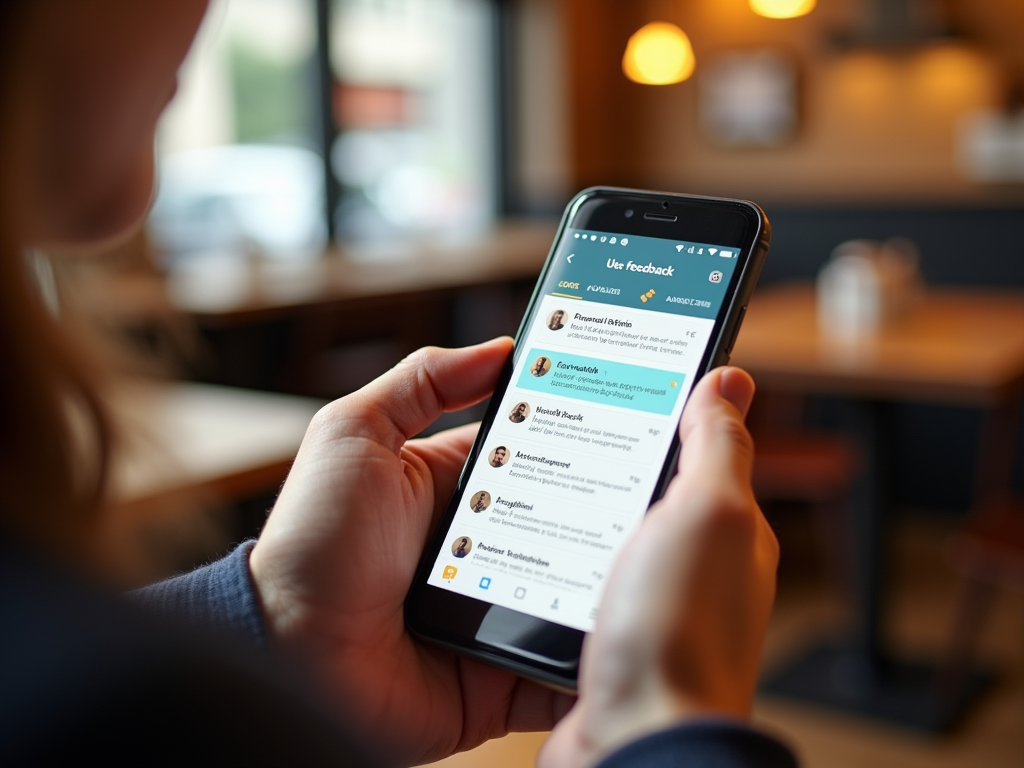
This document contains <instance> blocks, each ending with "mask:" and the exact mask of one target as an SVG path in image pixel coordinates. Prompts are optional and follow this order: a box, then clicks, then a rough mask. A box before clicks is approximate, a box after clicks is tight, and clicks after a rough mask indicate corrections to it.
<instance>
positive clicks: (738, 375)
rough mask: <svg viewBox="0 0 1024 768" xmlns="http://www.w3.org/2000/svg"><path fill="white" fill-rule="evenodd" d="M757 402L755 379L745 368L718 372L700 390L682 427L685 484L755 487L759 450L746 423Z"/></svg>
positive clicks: (696, 390) (681, 467)
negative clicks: (753, 475) (756, 452)
mask: <svg viewBox="0 0 1024 768" xmlns="http://www.w3.org/2000/svg"><path fill="white" fill-rule="evenodd" d="M753 398H754V380H753V379H752V378H750V374H748V373H747V372H746V371H744V370H741V369H739V368H717V369H715V370H713V371H711V372H710V373H709V374H707V375H706V376H705V377H704V378H703V379H701V381H700V382H699V383H698V384H697V386H696V387H694V390H693V394H692V395H691V396H690V399H689V401H688V402H687V404H686V409H685V410H684V411H683V418H682V421H681V422H680V425H679V437H680V440H681V441H682V446H683V447H682V452H681V454H680V457H679V473H680V475H681V479H682V480H683V481H684V483H683V485H685V486H686V487H688V488H701V487H704V486H705V485H706V484H708V483H709V482H710V483H718V484H722V483H727V482H730V481H731V484H733V485H735V486H739V487H746V486H748V485H749V483H750V475H751V471H752V467H753V461H754V446H753V441H752V439H751V437H750V433H749V432H748V431H747V428H746V426H745V425H744V423H743V420H744V419H745V418H746V415H747V411H748V410H749V408H750V403H751V401H752V400H753ZM674 485H679V483H676V484H674Z"/></svg>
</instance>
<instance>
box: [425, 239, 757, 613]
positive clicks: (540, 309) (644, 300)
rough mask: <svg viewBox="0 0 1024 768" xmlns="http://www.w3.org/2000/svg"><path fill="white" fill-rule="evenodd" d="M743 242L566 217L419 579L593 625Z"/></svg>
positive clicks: (651, 487) (650, 490) (643, 507)
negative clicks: (615, 228) (503, 384)
mask: <svg viewBox="0 0 1024 768" xmlns="http://www.w3.org/2000/svg"><path fill="white" fill-rule="evenodd" d="M739 256H740V253H739V249H738V248H737V247H736V246H735V245H729V244H724V243H707V242H691V241H680V240H667V239H663V238H657V237H644V236H639V235H635V234H629V233H613V232H607V231H591V230H585V229H573V228H569V229H566V230H565V231H564V232H563V235H562V238H561V240H560V242H559V244H558V246H557V247H556V249H555V252H554V254H553V257H552V262H551V268H550V269H549V270H548V272H547V276H546V278H545V280H544V282H543V284H542V285H541V287H540V289H539V293H538V297H537V300H536V301H535V311H534V312H533V313H532V315H531V316H530V318H529V319H528V321H527V322H528V325H527V326H526V327H524V329H523V331H522V333H521V337H520V342H519V344H518V346H517V349H516V355H515V359H514V364H513V371H512V377H511V380H510V382H509V386H508V387H507V389H506V390H505V392H504V393H503V394H501V400H500V403H499V405H498V408H497V411H496V412H497V415H496V417H495V419H494V422H493V424H492V425H491V427H490V429H489V431H488V432H487V434H486V437H485V440H484V443H483V445H482V449H481V450H480V452H479V454H478V456H477V458H476V461H475V463H474V465H473V466H472V467H470V468H468V471H469V475H468V479H467V482H465V483H463V484H462V487H463V488H464V489H465V490H464V493H463V494H462V496H461V497H460V498H459V499H458V500H457V511H456V512H455V515H454V518H453V519H452V522H451V525H450V526H449V527H448V530H447V536H446V539H445V544H444V545H443V546H442V547H441V549H440V554H439V555H438V557H437V558H436V560H435V561H434V562H433V564H432V567H431V568H430V571H429V576H428V577H427V583H428V584H430V585H432V586H434V587H438V588H441V589H444V590H447V591H450V592H454V593H458V594H461V595H464V596H466V597H471V598H474V599H476V600H480V601H484V602H486V603H490V604H492V605H498V606H502V607H505V608H508V609H511V610H514V611H517V612H519V613H524V614H528V615H530V616H533V617H536V618H539V619H543V620H545V621H548V622H553V623H556V624H561V625H564V626H567V627H572V628H574V629H578V630H581V631H584V632H588V631H591V630H592V629H593V626H594V621H595V619H596V617H597V609H598V605H599V603H600V598H601V591H602V586H603V584H604V580H605V578H606V577H607V575H608V571H609V568H610V567H611V564H612V562H613V561H614V559H615V557H616V555H617V554H618V552H619V550H620V548H621V547H622V546H623V544H624V543H625V542H626V541H627V540H628V538H629V537H630V535H631V534H632V533H633V532H634V530H635V529H636V528H637V526H639V525H640V522H641V520H642V519H643V516H644V513H645V512H646V511H647V508H648V505H649V504H650V501H651V498H652V496H653V494H654V492H655V489H656V487H657V485H658V482H659V478H660V477H661V473H662V468H663V464H664V461H665V458H666V456H667V454H668V451H669V450H670V448H671V446H672V443H673V436H674V433H675V430H676V427H677V424H678V422H679V418H680V416H681V414H682V410H683V405H684V404H685V402H686V399H687V396H688V394H689V392H690V390H691V388H692V386H693V384H694V382H695V380H696V378H697V377H698V375H699V371H700V369H701V368H700V367H701V364H702V361H703V360H704V358H705V354H706V352H707V350H708V345H709V343H710V342H711V340H712V335H713V331H714V328H715V320H716V318H718V317H719V313H720V310H721V309H722V306H723V302H724V301H725V300H726V297H727V293H728V289H729V286H731V285H732V282H733V274H734V272H735V271H736V265H737V264H738V263H739V261H740V259H739Z"/></svg>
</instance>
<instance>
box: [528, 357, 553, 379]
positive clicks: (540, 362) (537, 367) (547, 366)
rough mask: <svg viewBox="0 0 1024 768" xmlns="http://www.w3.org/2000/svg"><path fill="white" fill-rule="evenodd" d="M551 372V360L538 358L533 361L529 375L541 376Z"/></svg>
mask: <svg viewBox="0 0 1024 768" xmlns="http://www.w3.org/2000/svg"><path fill="white" fill-rule="evenodd" d="M550 370H551V360H550V359H549V358H547V357H538V358H537V359H536V360H534V361H533V368H531V369H530V373H532V374H533V375H534V376H538V377H540V376H543V375H544V374H546V373H547V372H548V371H550Z"/></svg>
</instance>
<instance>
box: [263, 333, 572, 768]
mask: <svg viewBox="0 0 1024 768" xmlns="http://www.w3.org/2000/svg"><path fill="white" fill-rule="evenodd" d="M510 350H511V341H510V340H509V339H498V340H496V341H493V342H490V343H488V344H482V345H480V346H476V347H470V348H467V349H459V350H442V349H436V348H431V349H423V350H420V351H419V352H417V353H415V354H413V355H412V356H411V357H409V358H408V359H406V360H404V361H403V362H402V363H400V364H399V365H398V366H397V367H396V368H395V369H394V370H392V371H390V372H388V373H386V374H385V375H384V376H382V377H380V378H379V379H377V380H376V381H374V382H373V383H371V384H369V385H368V386H366V387H365V388H363V389H362V390H360V391H359V392H356V393H354V394H352V395H349V396H348V397H345V398H342V399H341V400H337V401H335V402H334V403H331V404H330V405H328V406H326V407H325V408H324V409H323V410H321V411H320V412H319V413H318V414H317V416H316V417H315V418H314V420H313V423H312V424H311V425H310V427H309V430H308V432H307V433H306V437H305V439H304V440H303V443H302V447H301V448H300V450H299V453H298V456H297V457H296V460H295V464H294V466H293V467H292V471H291V473H290V474H289V476H288V480H287V482H285V485H284V488H283V489H282V491H281V495H280V498H279V499H278V501H277V504H276V505H275V506H274V510H273V512H272V513H271V515H270V519H269V520H268V522H267V525H266V528H265V529H264V531H263V534H262V535H261V536H260V539H259V541H258V542H257V544H256V547H255V548H254V549H253V552H252V555H251V557H250V561H249V567H250V571H251V573H252V577H253V581H254V584H255V586H256V591H257V594H258V596H259V598H260V601H261V605H262V608H263V612H264V616H265V619H266V624H267V627H268V631H269V633H270V636H271V638H272V641H273V642H274V643H277V644H280V645H281V646H283V647H285V648H286V649H290V650H292V651H294V652H296V653H298V654H300V655H301V656H302V657H303V659H304V660H305V661H307V662H308V663H309V665H310V667H311V671H312V672H313V673H314V674H315V675H316V676H317V678H318V679H319V681H320V682H321V683H322V684H323V686H324V688H325V689H326V690H327V691H328V692H329V693H330V694H331V695H332V696H333V697H334V698H335V700H336V702H337V703H338V705H339V706H340V707H342V708H343V709H344V712H345V713H346V717H347V718H348V719H349V722H350V725H352V726H354V728H355V729H356V730H355V733H356V734H357V735H358V734H359V733H363V734H364V735H365V736H367V738H368V739H369V740H370V742H369V746H372V747H373V748H374V750H375V752H376V753H377V754H378V755H382V756H383V757H384V758H385V759H386V760H388V761H392V760H393V761H396V762H402V763H406V764H408V763H420V762H426V761H430V760H436V759H439V758H441V757H444V756H446V755H449V754H451V753H453V752H456V751H461V750H464V749H469V748H470V747H473V746H476V745H477V744H479V743H481V742H483V741H485V740H487V739H490V738H494V737H496V736H502V735H504V734H506V733H508V732H509V731H513V730H520V731H525V730H545V729H548V728H551V727H552V726H553V725H554V724H555V722H556V721H557V719H558V718H559V717H560V716H561V715H563V714H564V713H565V711H567V710H568V708H569V706H570V705H571V700H570V699H569V698H568V697H566V696H564V695H561V694H556V693H554V692H552V691H549V690H547V689H545V688H542V687H540V686H539V685H536V684H535V683H530V682H527V681H525V680H523V679H521V678H517V677H515V676H514V675H512V674H511V673H508V672H502V671H500V670H497V669H494V668H491V667H487V666H484V665H482V664H479V663H477V662H473V661H470V660H468V659H466V658H464V657H458V656H455V655H454V654H450V653H447V652H444V651H441V650H438V649H436V648H430V647H425V646H422V645H420V644H419V643H417V642H415V641H414V640H413V639H412V637H411V636H410V635H409V634H408V632H407V631H406V629H405V623H404V621H403V616H402V603H403V601H404V599H405V595H406V592H407V591H408V589H409V586H410V584H411V583H412V578H413V574H414V572H415V570H416V566H417V563H418V562H419V559H420V555H421V554H422V552H423V549H424V548H425V546H426V544H427V541H428V538H429V536H430V535H431V533H432V532H433V530H434V528H435V526H436V524H437V521H438V519H439V517H440V515H441V514H442V513H443V511H444V508H445V506H446V505H447V503H448V500H449V497H450V496H451V494H452V491H453V490H454V488H455V483H456V481H457V479H458V474H459V471H460V470H461V468H462V464H463V462H464V461H465V459H466V454H467V453H468V451H469V448H470V446H471V444H472V441H473V435H474V433H475V428H474V427H464V428H461V429H457V430H452V431H449V432H444V433H442V434H439V435H435V436H433V437H430V438H427V439H424V440H410V439H409V438H410V437H412V436H413V435H415V434H417V433H419V432H420V431H422V430H423V429H424V428H425V427H427V426H428V425H429V424H430V423H431V422H432V421H434V420H435V419H436V418H437V417H438V416H440V415H441V413H442V412H443V411H453V410H458V409H460V408H465V407H466V406H469V405H472V404H473V403H476V402H478V401H480V400H482V399H483V398H484V397H486V396H487V395H488V394H490V392H491V390H492V388H493V387H494V382H495V381H496V380H497V378H498V375H499V373H500V371H501V367H502V365H503V364H504V362H505V360H506V359H507V357H508V355H509V352H510Z"/></svg>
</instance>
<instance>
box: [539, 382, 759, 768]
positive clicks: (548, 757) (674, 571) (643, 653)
mask: <svg viewBox="0 0 1024 768" xmlns="http://www.w3.org/2000/svg"><path fill="white" fill-rule="evenodd" d="M753 394H754V383H753V381H752V380H751V378H750V377H749V376H748V375H747V374H746V373H745V372H744V371H741V370H739V369H737V368H721V369H718V370H715V371H713V372H711V373H709V374H708V375H707V376H705V377H704V379H703V380H702V381H701V382H700V383H699V384H698V385H697V386H696V387H695V388H694V391H693V394H692V396H691V397H690V401H689V402H688V403H687V405H686V410H685V412H684V414H683V419H682V423H681V424H680V434H681V437H682V441H683V449H682V455H681V457H680V463H679V474H678V475H677V476H676V478H675V479H674V480H673V481H672V483H671V485H670V486H669V488H668V491H667V493H666V495H665V497H664V498H663V499H662V500H661V501H660V502H658V503H657V504H656V505H654V506H653V507H652V508H651V510H650V511H649V512H648V514H647V517H646V518H645V519H644V522H643V524H642V525H641V527H640V530H639V531H638V532H637V534H636V536H635V537H634V538H633V539H632V540H631V541H630V542H629V544H628V545H627V546H626V547H625V548H624V550H623V552H622V554H621V555H620V557H619V559H618V561H617V562H616V564H615V567H614V568H613V569H612V572H611V574H610V575H609V579H608V585H607V587H606V590H605V593H604V596H603V597H602V601H601V606H600V613H599V615H598V620H597V626H596V629H595V631H594V632H593V633H592V634H591V635H590V636H588V638H587V640H586V642H585V644H584V648H583V660H582V665H581V671H580V680H579V700H578V701H577V703H576V706H575V707H574V708H573V710H572V711H571V712H570V713H569V715H568V716H567V717H566V718H565V719H564V720H562V722H561V723H559V725H558V726H557V727H556V728H555V730H554V732H553V733H552V735H551V738H550V739H548V741H547V743H546V744H545V745H544V748H543V750H542V751H541V754H540V757H539V759H538V763H537V764H538V765H539V766H541V768H548V767H549V766H550V767H556V766H557V768H574V767H575V766H586V765H592V764H594V763H596V762H597V761H599V760H600V759H601V758H602V757H604V756H606V755H608V754H609V753H611V752H613V751H615V750H616V749H617V748H619V747H621V746H624V745H625V744H626V743H628V742H630V741H634V740H636V739H638V738H641V737H643V736H645V735H647V734H650V733H653V732H655V731H658V730H661V729H663V728H667V727H669V726H672V725H675V724H678V723H681V722H683V721H685V720H688V719H696V718H702V717H722V716H725V717H732V718H740V719H746V718H747V717H749V715H750V709H751V706H752V703H753V696H754V688H755V685H756V682H757V673H758V667H759V662H760V655H761V646H762V643H763V641H764V636H765V632H766V630H767V625H768V618H769V614H770V613H771V607H772V603H773V601H774V597H775V569H776V566H777V564H778V544H777V542H776V540H775V536H774V534H773V533H772V530H771V528H769V526H768V523H767V522H766V521H765V519H764V517H763V516H762V514H761V510H760V509H759V508H758V506H757V503H756V502H755V501H754V497H753V493H752V491H751V487H750V473H751V464H752V461H753V455H754V451H753V443H752V440H751V438H750V434H749V433H748V432H747V430H746V427H745V426H744V424H743V419H744V417H745V415H746V411H747V408H748V407H749V406H750V401H751V399H752V397H753Z"/></svg>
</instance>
